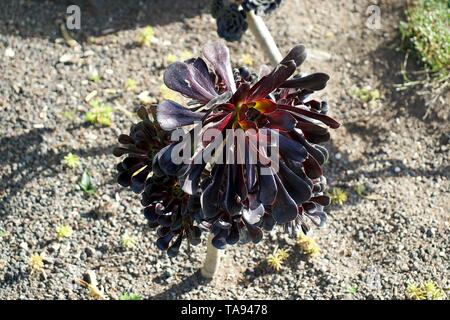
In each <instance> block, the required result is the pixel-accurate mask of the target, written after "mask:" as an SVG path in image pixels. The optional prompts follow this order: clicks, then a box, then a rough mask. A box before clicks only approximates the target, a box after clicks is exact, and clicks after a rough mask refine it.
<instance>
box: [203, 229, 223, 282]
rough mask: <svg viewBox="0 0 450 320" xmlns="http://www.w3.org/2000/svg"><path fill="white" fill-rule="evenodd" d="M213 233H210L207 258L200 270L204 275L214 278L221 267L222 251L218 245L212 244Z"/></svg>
mask: <svg viewBox="0 0 450 320" xmlns="http://www.w3.org/2000/svg"><path fill="white" fill-rule="evenodd" d="M212 239H213V235H212V234H210V235H209V237H208V243H207V247H206V259H205V263H204V265H203V267H202V269H201V270H200V272H201V274H202V276H203V277H205V278H207V279H212V278H213V277H214V275H215V274H216V272H217V269H218V268H219V263H220V256H221V252H220V250H218V249H217V248H216V247H214V246H213V245H212V242H211V241H212Z"/></svg>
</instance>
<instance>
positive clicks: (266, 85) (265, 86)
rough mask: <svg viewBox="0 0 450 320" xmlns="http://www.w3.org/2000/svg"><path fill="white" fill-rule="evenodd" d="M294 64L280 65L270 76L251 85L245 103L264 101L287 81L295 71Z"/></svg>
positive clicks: (288, 62) (291, 62)
mask: <svg viewBox="0 0 450 320" xmlns="http://www.w3.org/2000/svg"><path fill="white" fill-rule="evenodd" d="M296 67H297V66H296V65H295V62H294V61H292V60H290V61H286V62H284V63H280V64H279V65H278V66H277V67H276V68H275V69H274V70H273V71H272V72H271V73H270V74H268V75H267V76H264V77H262V78H261V79H260V80H259V81H258V82H257V83H255V84H254V85H253V87H252V88H251V89H250V91H249V94H248V96H247V101H249V102H252V101H256V100H259V99H264V98H266V97H267V95H269V93H271V92H272V91H274V90H275V89H277V88H278V87H279V86H280V85H281V84H282V83H283V82H284V81H285V80H286V79H288V78H289V77H290V76H291V75H292V74H293V73H294V71H295V69H296Z"/></svg>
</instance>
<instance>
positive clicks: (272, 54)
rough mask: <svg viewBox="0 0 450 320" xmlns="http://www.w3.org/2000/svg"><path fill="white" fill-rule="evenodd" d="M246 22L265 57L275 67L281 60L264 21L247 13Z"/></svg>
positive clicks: (281, 57) (250, 12)
mask: <svg viewBox="0 0 450 320" xmlns="http://www.w3.org/2000/svg"><path fill="white" fill-rule="evenodd" d="M247 21H248V25H249V27H250V30H251V31H252V33H253V35H254V36H255V37H256V40H257V41H258V43H259V45H260V46H261V48H262V49H263V50H264V53H265V54H266V56H267V57H268V58H269V59H270V63H271V64H272V65H273V66H276V65H277V64H278V63H279V62H280V61H281V60H282V59H283V56H282V55H281V52H280V50H279V49H278V47H277V45H276V43H275V40H273V37H272V35H271V34H270V31H269V29H267V26H266V24H265V23H264V20H263V19H262V18H261V17H258V16H257V15H255V14H254V13H253V11H249V12H248V13H247Z"/></svg>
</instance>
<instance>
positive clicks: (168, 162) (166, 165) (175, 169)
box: [155, 142, 188, 176]
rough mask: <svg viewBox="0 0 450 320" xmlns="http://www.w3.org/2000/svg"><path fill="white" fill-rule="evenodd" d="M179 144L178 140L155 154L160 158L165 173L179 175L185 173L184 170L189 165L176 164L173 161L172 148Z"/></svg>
mask: <svg viewBox="0 0 450 320" xmlns="http://www.w3.org/2000/svg"><path fill="white" fill-rule="evenodd" d="M177 144H178V142H173V143H171V144H169V145H168V146H165V147H164V148H162V149H161V150H160V151H159V152H158V153H157V154H156V156H155V157H156V159H157V160H158V165H159V168H160V169H161V171H162V172H164V174H165V175H168V176H177V175H179V174H181V173H184V172H183V171H185V170H186V169H187V167H188V165H186V164H175V163H174V162H173V161H172V150H173V148H175V146H176V145H177Z"/></svg>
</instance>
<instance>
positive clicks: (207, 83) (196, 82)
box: [164, 62, 217, 103]
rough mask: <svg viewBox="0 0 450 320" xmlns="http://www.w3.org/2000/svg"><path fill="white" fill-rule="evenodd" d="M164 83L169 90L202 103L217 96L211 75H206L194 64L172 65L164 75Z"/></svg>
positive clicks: (179, 63) (176, 63) (178, 63)
mask: <svg viewBox="0 0 450 320" xmlns="http://www.w3.org/2000/svg"><path fill="white" fill-rule="evenodd" d="M164 83H165V84H166V86H167V87H168V88H170V89H172V90H174V91H177V92H179V93H181V94H183V95H185V96H187V97H189V98H191V99H194V100H198V101H200V102H202V103H207V102H208V101H209V100H211V99H213V98H214V97H215V96H217V93H216V91H215V89H214V83H213V82H212V81H211V77H210V76H209V73H206V74H205V73H204V70H202V69H197V68H196V67H195V66H194V65H193V64H187V63H184V62H175V63H172V64H171V65H170V66H169V67H168V68H167V70H166V72H165V73H164Z"/></svg>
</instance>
